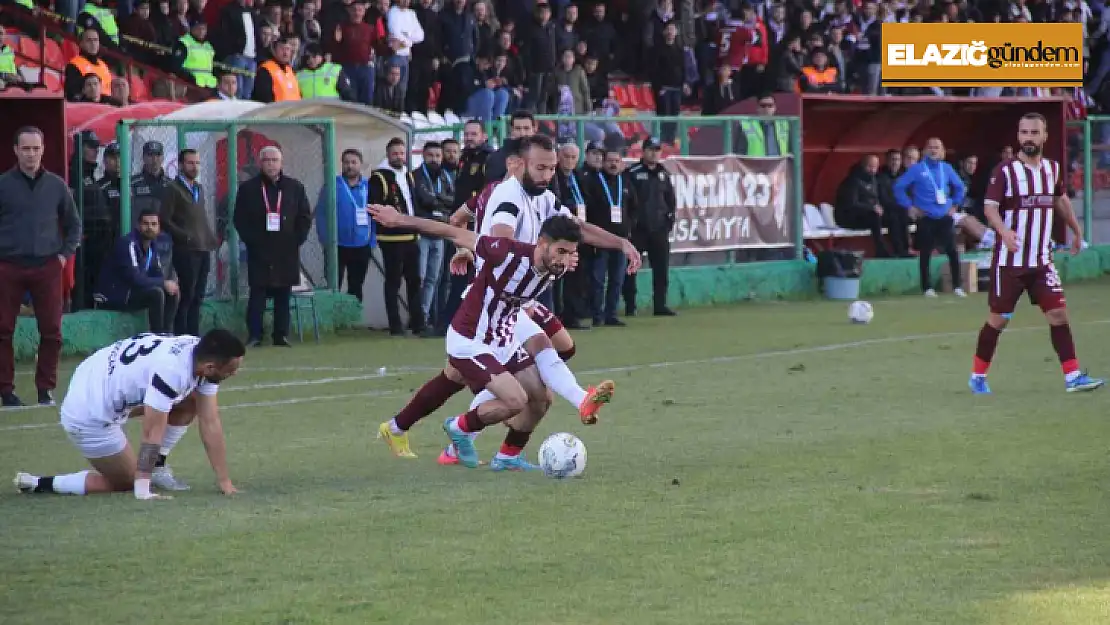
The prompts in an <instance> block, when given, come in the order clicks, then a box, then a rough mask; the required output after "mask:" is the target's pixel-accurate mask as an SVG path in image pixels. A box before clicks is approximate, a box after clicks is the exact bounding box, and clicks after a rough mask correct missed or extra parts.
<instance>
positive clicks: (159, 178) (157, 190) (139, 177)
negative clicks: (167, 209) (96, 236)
mask: <svg viewBox="0 0 1110 625" xmlns="http://www.w3.org/2000/svg"><path fill="white" fill-rule="evenodd" d="M164 156H165V148H164V147H163V146H162V142H161V141H147V142H146V143H144V144H143V170H142V171H141V172H139V173H137V174H135V175H134V176H131V215H132V221H134V220H135V219H136V218H137V217H138V215H139V214H141V213H142V212H143V211H144V210H146V209H148V208H149V209H151V210H155V211H158V214H161V213H162V194H163V192H164V190H165V188H166V185H167V184H169V183H170V179H169V178H167V177H166V170H165V169H163V168H162V159H163V157H164ZM132 227H133V224H128V226H126V227H124V226H121V229H122V230H125V231H130V230H131V229H132Z"/></svg>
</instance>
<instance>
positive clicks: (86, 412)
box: [61, 366, 127, 458]
mask: <svg viewBox="0 0 1110 625" xmlns="http://www.w3.org/2000/svg"><path fill="white" fill-rule="evenodd" d="M96 377H97V372H95V371H94V370H93V369H92V368H90V367H85V366H79V367H77V370H76V371H74V372H73V377H72V378H71V379H70V381H69V388H68V390H67V391H66V396H65V399H63V400H62V409H61V413H62V420H61V425H62V429H63V430H65V432H66V436H68V437H69V440H70V441H71V442H72V443H73V444H74V446H76V447H77V449H78V450H79V451H80V452H81V455H82V456H84V457H85V458H107V457H108V456H114V455H116V454H118V453H120V452H122V451H123V450H124V449H125V448H126V447H127V436H126V435H125V434H124V433H123V427H122V423H123V422H124V419H122V418H120V416H119V415H117V414H114V413H110V414H103V412H104V401H103V398H102V397H100V396H99V395H100V393H99V392H97V389H98V387H97V386H96V383H97V382H95V381H94V379H95V378H96Z"/></svg>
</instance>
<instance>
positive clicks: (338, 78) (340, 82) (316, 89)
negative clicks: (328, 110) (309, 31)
mask: <svg viewBox="0 0 1110 625" xmlns="http://www.w3.org/2000/svg"><path fill="white" fill-rule="evenodd" d="M297 84H298V85H299V86H300V88H301V98H303V99H305V100H311V99H312V98H326V99H333V100H335V99H339V98H343V99H344V100H348V101H351V100H354V90H353V89H352V88H351V81H350V80H349V79H348V78H347V75H346V74H344V73H343V68H342V67H340V66H339V65H338V64H336V63H332V62H330V61H329V62H327V63H325V62H324V49H323V48H321V47H320V44H318V43H310V44H308V46H306V47H305V50H304V69H302V70H301V71H299V72H297Z"/></svg>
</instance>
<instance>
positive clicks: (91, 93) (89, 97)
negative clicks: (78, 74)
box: [73, 74, 123, 106]
mask: <svg viewBox="0 0 1110 625" xmlns="http://www.w3.org/2000/svg"><path fill="white" fill-rule="evenodd" d="M112 80H115V79H114V78H113V79H112ZM101 89H102V85H101V84H100V76H97V75H96V74H89V75H87V76H85V86H84V88H83V89H81V93H80V94H79V95H78V96H77V97H76V98H74V99H73V101H74V102H88V103H90V104H108V105H110V106H123V103H122V102H118V101H116V99H115V98H113V97H111V96H106V95H101Z"/></svg>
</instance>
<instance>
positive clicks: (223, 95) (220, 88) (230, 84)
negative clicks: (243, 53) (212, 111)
mask: <svg viewBox="0 0 1110 625" xmlns="http://www.w3.org/2000/svg"><path fill="white" fill-rule="evenodd" d="M216 75H217V76H218V82H217V83H216V95H215V97H214V98H213V99H214V100H238V99H239V98H238V94H239V80H240V79H241V78H242V77H243V76H242V75H237V74H233V73H231V72H229V71H223V70H221V71H219V72H218V73H217V74H216ZM251 82H254V77H253V76H252V77H251Z"/></svg>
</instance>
